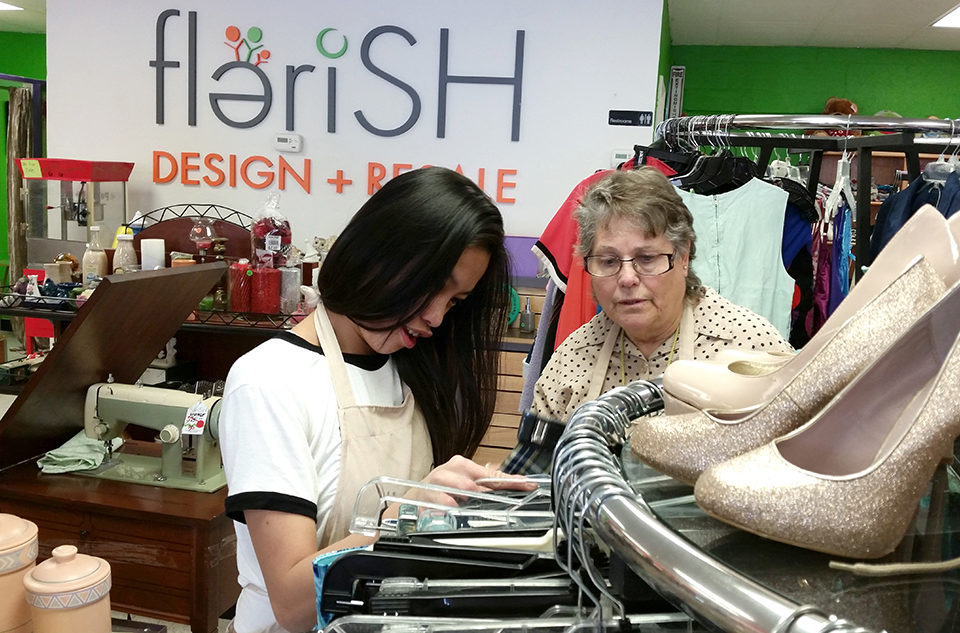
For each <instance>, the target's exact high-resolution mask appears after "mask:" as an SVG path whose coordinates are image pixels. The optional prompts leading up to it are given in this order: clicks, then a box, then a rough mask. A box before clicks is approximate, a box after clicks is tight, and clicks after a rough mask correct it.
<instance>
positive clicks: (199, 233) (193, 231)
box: [189, 218, 217, 255]
mask: <svg viewBox="0 0 960 633" xmlns="http://www.w3.org/2000/svg"><path fill="white" fill-rule="evenodd" d="M189 236H190V241H191V242H193V243H194V244H196V246H197V252H198V253H200V254H201V255H206V254H207V251H208V250H210V248H211V247H212V246H213V240H214V238H215V237H217V232H216V231H214V230H213V218H195V219H194V221H193V226H192V227H190V234H189Z"/></svg>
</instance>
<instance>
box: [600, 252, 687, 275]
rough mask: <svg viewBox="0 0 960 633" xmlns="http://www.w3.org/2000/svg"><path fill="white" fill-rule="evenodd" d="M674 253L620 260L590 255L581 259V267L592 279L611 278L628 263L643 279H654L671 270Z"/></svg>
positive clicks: (606, 256)
mask: <svg viewBox="0 0 960 633" xmlns="http://www.w3.org/2000/svg"><path fill="white" fill-rule="evenodd" d="M676 255H677V253H676V251H674V252H672V253H652V254H650V255H637V256H636V257H629V258H626V259H621V258H619V257H614V256H613V255H590V256H588V257H584V258H583V267H584V268H585V269H586V271H587V272H588V273H589V274H590V275H592V276H594V277H612V276H613V275H616V274H618V273H619V272H620V269H621V268H622V267H623V264H624V263H626V262H630V263H631V264H633V270H635V271H636V273H637V274H638V275H640V276H643V277H655V276H656V275H662V274H664V273H666V272H669V271H670V270H672V269H673V258H674V257H676Z"/></svg>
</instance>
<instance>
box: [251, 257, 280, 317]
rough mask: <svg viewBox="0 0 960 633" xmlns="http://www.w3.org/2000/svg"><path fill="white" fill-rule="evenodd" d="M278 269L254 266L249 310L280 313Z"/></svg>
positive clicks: (261, 312) (262, 312)
mask: <svg viewBox="0 0 960 633" xmlns="http://www.w3.org/2000/svg"><path fill="white" fill-rule="evenodd" d="M280 277H281V275H280V271H279V270H277V269H276V268H254V269H253V288H252V292H251V294H250V311H251V312H258V313H260V314H279V313H280Z"/></svg>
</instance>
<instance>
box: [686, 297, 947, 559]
mask: <svg viewBox="0 0 960 633" xmlns="http://www.w3.org/2000/svg"><path fill="white" fill-rule="evenodd" d="M958 314H960V284H957V285H955V286H954V287H953V288H951V290H950V291H949V292H948V293H947V294H946V295H945V296H944V297H943V298H942V299H941V300H940V301H938V302H937V303H936V304H935V305H934V306H933V307H932V308H930V309H929V310H928V311H927V312H926V313H925V314H924V315H923V316H921V317H920V318H919V319H918V320H917V321H916V322H915V323H914V324H913V325H911V327H910V328H909V329H908V330H907V331H906V332H905V333H904V334H903V335H902V336H900V337H899V338H898V339H897V340H896V342H894V343H893V344H892V345H891V346H889V347H888V348H887V349H886V350H885V351H884V352H883V353H882V354H881V355H880V356H879V357H878V358H877V359H876V360H875V361H874V362H873V363H872V364H871V365H870V366H869V367H868V368H867V369H866V370H864V371H863V372H862V373H861V374H860V375H858V376H857V378H856V379H855V380H854V381H853V382H851V383H850V384H849V385H847V387H845V388H844V389H843V390H842V391H841V392H840V393H839V394H837V396H836V397H835V398H834V399H833V400H831V401H830V403H829V404H828V405H827V406H826V407H825V408H824V409H823V410H821V411H820V412H819V413H818V414H817V415H816V416H815V417H813V418H812V419H811V420H810V421H809V422H807V423H806V424H804V425H803V426H802V427H800V428H798V429H796V430H795V431H793V432H792V433H790V434H788V435H786V436H785V437H781V438H779V439H776V440H774V441H772V442H770V443H767V444H766V445H764V446H762V447H760V448H757V449H754V450H752V451H750V452H748V453H745V454H743V455H740V456H738V457H735V458H733V459H731V460H729V461H726V462H724V463H722V464H717V465H715V466H712V467H710V468H708V469H707V470H706V471H705V472H704V473H703V474H702V475H701V477H700V479H699V480H698V481H697V484H696V487H695V488H694V494H695V496H696V500H697V503H698V504H699V505H700V507H702V508H703V509H704V510H705V511H706V512H707V513H708V514H711V515H713V516H714V517H716V518H718V519H720V520H722V521H725V522H727V523H731V524H733V525H736V526H738V527H741V528H743V529H745V530H748V531H750V532H754V533H756V534H759V535H761V536H765V537H767V538H771V539H773V540H777V541H782V542H785V543H789V544H792V545H797V546H800V547H805V548H808V549H813V550H817V551H821V552H826V553H828V554H833V555H836V556H844V557H849V558H877V557H880V556H883V555H885V554H887V553H889V552H891V551H893V550H894V549H895V548H896V546H897V544H898V543H899V542H900V540H901V539H902V538H903V535H904V534H905V533H906V530H907V528H908V527H909V525H910V522H911V519H912V517H913V515H914V513H915V511H916V509H917V506H918V504H919V502H920V499H921V497H922V496H923V494H924V492H925V490H926V488H927V484H928V483H929V481H930V479H931V477H932V476H933V473H934V471H935V469H936V467H937V464H938V462H940V461H942V460H945V459H952V456H953V443H954V440H955V439H956V438H957V437H958V436H960V408H958V404H957V403H958V402H960V319H958V318H957V315H958Z"/></svg>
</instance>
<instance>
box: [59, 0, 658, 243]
mask: <svg viewBox="0 0 960 633" xmlns="http://www.w3.org/2000/svg"><path fill="white" fill-rule="evenodd" d="M662 7H663V3H662V0H637V1H636V2H632V3H627V4H623V3H622V2H613V1H611V0H597V1H596V2H590V3H556V2H553V1H551V0H525V1H524V2H522V3H517V2H514V1H513V0H486V1H485V2H477V3H450V2H446V1H445V0H399V1H397V2H382V1H380V0H351V2H335V1H333V0H284V1H283V2H279V3H273V4H269V3H267V4H264V3H263V2H262V0H230V1H229V2H228V1H225V0H219V1H217V0H207V1H205V2H181V1H179V0H178V1H174V2H171V1H170V0H137V2H115V1H114V0H84V2H76V0H47V67H48V92H47V94H48V109H47V112H48V118H47V121H48V125H47V130H48V144H47V147H48V153H49V154H50V155H51V156H58V157H65V158H83V159H88V160H112V161H128V162H133V163H135V167H134V171H133V173H132V174H131V178H130V185H129V189H128V195H129V200H130V204H129V207H130V209H131V210H133V211H136V210H142V211H149V210H152V209H157V208H160V207H162V206H165V205H168V204H182V203H187V202H189V203H215V204H219V205H222V206H227V207H231V208H235V209H238V210H242V211H245V212H248V213H251V214H252V213H253V212H256V210H257V209H258V208H259V207H260V206H261V205H262V204H263V201H264V200H265V199H266V197H267V194H268V192H270V191H273V190H277V191H279V192H280V193H281V194H282V195H281V208H282V209H283V210H284V211H285V212H286V213H287V214H288V218H289V219H290V220H291V223H292V225H293V226H294V227H296V230H297V232H298V234H299V233H300V232H301V231H302V232H304V233H307V236H312V235H324V234H331V233H336V232H338V231H339V230H340V229H341V228H342V227H343V225H344V224H345V223H346V221H347V220H348V219H349V217H350V216H351V215H352V214H353V213H354V212H355V211H356V209H358V208H359V207H360V206H361V205H362V204H363V203H364V202H365V201H366V199H367V198H368V197H369V196H370V195H371V194H372V193H374V192H375V191H377V189H379V188H380V187H381V186H382V185H383V184H384V183H386V182H387V181H388V180H390V179H391V178H394V177H395V176H397V175H399V174H402V173H404V172H406V171H410V170H413V169H416V168H418V167H421V166H424V165H441V166H444V167H449V168H451V169H456V170H457V171H460V172H461V173H463V174H464V175H466V176H467V177H468V178H470V179H471V180H473V181H475V182H476V183H477V184H478V185H479V186H480V187H481V188H482V189H483V190H484V191H485V192H486V193H487V194H488V195H489V196H490V197H491V198H492V199H493V200H494V201H495V202H496V203H497V204H498V206H499V208H500V210H501V212H502V213H503V214H504V218H505V221H506V223H507V230H508V232H510V233H512V234H515V235H529V236H534V235H539V234H540V233H541V232H542V231H543V228H544V227H545V226H546V224H547V223H548V222H549V220H550V219H551V217H552V215H553V214H554V213H555V212H556V210H557V209H558V208H559V207H560V205H561V204H562V203H563V200H564V199H565V198H566V196H567V194H569V192H570V190H571V189H572V188H573V187H574V186H575V185H576V184H577V183H578V182H579V181H580V180H582V179H583V178H584V177H585V176H587V175H589V174H591V173H593V172H594V171H596V170H597V169H599V168H603V167H606V166H608V165H609V163H610V152H611V150H617V149H621V148H624V147H632V146H633V145H634V144H636V143H641V144H643V143H648V142H649V141H650V140H651V129H652V128H650V127H646V126H645V125H644V123H643V117H642V116H639V115H638V116H639V118H637V119H636V121H637V122H639V123H640V126H637V125H623V124H620V123H618V122H611V121H610V118H609V114H610V113H611V112H618V111H623V112H629V113H640V114H641V115H642V114H643V113H645V112H648V111H651V110H653V105H654V104H655V102H656V85H657V84H656V82H657V68H658V62H657V57H658V52H659V39H660V38H659V36H660V32H659V27H660V24H661V20H660V15H661V11H662ZM108 23H109V24H111V25H112V27H111V32H110V36H109V37H91V36H90V34H89V32H88V31H86V30H84V29H78V28H77V25H78V24H108ZM624 42H630V51H631V54H630V57H631V59H632V60H649V62H646V61H644V62H637V61H631V62H630V63H629V64H627V63H619V62H616V61H614V60H619V59H622V56H623V46H624V44H623V43H624ZM79 51H82V53H80V52H79ZM631 116H633V115H632V114H631ZM616 118H617V119H618V121H619V117H616ZM632 120H633V119H631V121H632ZM298 242H299V240H298Z"/></svg>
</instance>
